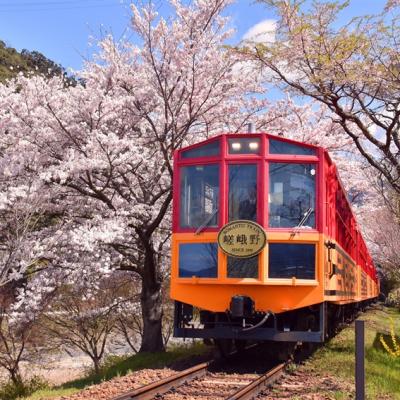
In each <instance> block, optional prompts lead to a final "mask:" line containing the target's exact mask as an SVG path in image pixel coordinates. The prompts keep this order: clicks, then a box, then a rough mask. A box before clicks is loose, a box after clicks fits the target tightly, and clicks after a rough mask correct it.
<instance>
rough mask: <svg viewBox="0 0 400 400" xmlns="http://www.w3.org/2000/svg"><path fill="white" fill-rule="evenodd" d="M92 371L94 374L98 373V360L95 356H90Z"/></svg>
mask: <svg viewBox="0 0 400 400" xmlns="http://www.w3.org/2000/svg"><path fill="white" fill-rule="evenodd" d="M92 361H93V366H94V372H95V374H96V375H100V360H99V359H98V358H96V357H92Z"/></svg>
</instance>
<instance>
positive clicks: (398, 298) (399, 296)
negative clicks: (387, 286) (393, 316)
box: [386, 288, 400, 309]
mask: <svg viewBox="0 0 400 400" xmlns="http://www.w3.org/2000/svg"><path fill="white" fill-rule="evenodd" d="M386 303H387V304H388V305H389V306H391V307H396V308H398V309H400V288H397V289H393V290H392V291H391V292H390V293H389V295H388V297H387V300H386Z"/></svg>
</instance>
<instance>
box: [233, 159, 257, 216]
mask: <svg viewBox="0 0 400 400" xmlns="http://www.w3.org/2000/svg"><path fill="white" fill-rule="evenodd" d="M228 207H229V221H234V220H236V219H247V220H250V221H256V220H257V165H256V164H232V165H229V205H228Z"/></svg>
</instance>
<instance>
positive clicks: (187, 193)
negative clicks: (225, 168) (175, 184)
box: [180, 164, 219, 228]
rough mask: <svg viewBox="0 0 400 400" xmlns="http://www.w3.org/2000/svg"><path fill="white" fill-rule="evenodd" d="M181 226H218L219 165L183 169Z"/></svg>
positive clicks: (194, 166)
mask: <svg viewBox="0 0 400 400" xmlns="http://www.w3.org/2000/svg"><path fill="white" fill-rule="evenodd" d="M180 184H181V198H180V202H181V204H180V226H181V228H200V227H203V226H207V227H216V226H218V214H219V212H218V201H219V165H217V164H210V165H193V166H187V167H182V168H181V182H180Z"/></svg>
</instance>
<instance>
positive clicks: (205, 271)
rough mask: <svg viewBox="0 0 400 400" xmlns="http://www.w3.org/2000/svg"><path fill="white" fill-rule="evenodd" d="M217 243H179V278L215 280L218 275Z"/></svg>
mask: <svg viewBox="0 0 400 400" xmlns="http://www.w3.org/2000/svg"><path fill="white" fill-rule="evenodd" d="M217 271H218V246H217V243H181V244H180V245H179V277H180V278H191V277H192V276H198V277H200V278H216V277H217V275H218V272H217Z"/></svg>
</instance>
